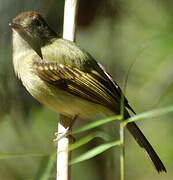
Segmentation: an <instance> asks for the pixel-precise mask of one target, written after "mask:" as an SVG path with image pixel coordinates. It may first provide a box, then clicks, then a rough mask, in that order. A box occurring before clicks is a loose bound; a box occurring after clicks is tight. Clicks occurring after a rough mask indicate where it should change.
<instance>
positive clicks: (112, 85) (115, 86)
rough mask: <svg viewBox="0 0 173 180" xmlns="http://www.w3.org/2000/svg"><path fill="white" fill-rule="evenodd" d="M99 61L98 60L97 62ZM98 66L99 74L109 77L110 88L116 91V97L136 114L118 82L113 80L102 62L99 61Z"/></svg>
mask: <svg viewBox="0 0 173 180" xmlns="http://www.w3.org/2000/svg"><path fill="white" fill-rule="evenodd" d="M96 63H97V62H96ZM95 67H96V71H97V72H99V74H100V75H101V77H102V78H104V79H107V81H108V82H109V89H111V91H112V92H114V96H115V98H116V100H117V101H118V102H119V103H123V104H124V106H125V107H127V108H128V109H129V110H131V111H132V112H133V113H134V114H136V113H135V111H134V110H133V108H132V107H131V106H130V105H129V103H128V100H127V98H126V97H125V96H124V94H123V92H122V90H121V88H120V87H119V86H118V84H117V83H116V82H115V81H114V80H113V78H112V77H111V75H109V74H108V73H107V72H106V70H105V68H104V67H103V66H102V65H101V64H100V63H97V66H95Z"/></svg>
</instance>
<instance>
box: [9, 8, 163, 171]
mask: <svg viewBox="0 0 173 180" xmlns="http://www.w3.org/2000/svg"><path fill="white" fill-rule="evenodd" d="M10 26H11V28H12V30H13V65H14V70H15V73H16V74H17V76H18V78H19V79H21V81H22V83H23V85H24V86H25V87H26V89H27V90H28V91H29V93H30V94H31V95H32V96H33V97H34V98H35V99H37V100H38V101H39V102H41V103H43V104H45V105H46V106H47V107H49V108H51V109H53V110H55V111H56V112H59V113H61V114H64V115H66V116H69V117H74V116H78V117H81V118H86V117H91V116H93V115H95V114H98V113H99V114H100V113H101V114H103V115H106V116H112V115H115V114H119V113H120V106H121V96H122V91H121V89H120V88H119V86H118V85H117V83H116V82H115V81H114V80H113V79H112V78H111V76H110V75H109V74H108V73H107V72H106V71H105V70H104V68H103V67H102V66H101V65H100V64H99V63H98V62H97V61H96V60H95V59H94V58H93V57H92V56H91V55H90V54H89V53H88V52H86V51H85V50H83V49H81V48H80V47H79V46H77V45H76V44H75V43H74V42H71V41H68V40H65V39H61V38H59V37H58V36H57V34H56V33H55V32H54V31H53V30H52V29H51V28H50V27H49V25H48V24H47V22H46V21H45V20H44V19H43V17H42V16H41V15H40V14H39V13H37V12H33V11H28V12H23V13H21V14H19V15H18V16H17V17H16V18H14V19H13V20H12V22H11V23H10ZM124 105H125V110H124V117H125V118H128V117H130V115H129V113H128V111H127V109H129V110H131V111H132V112H134V111H133V109H132V108H131V107H130V105H129V104H128V101H127V99H126V98H125V99H124ZM126 127H127V129H128V130H129V132H130V133H131V134H132V136H133V137H134V138H135V140H136V142H137V143H138V144H139V145H140V146H141V147H142V148H144V149H145V151H146V152H147V153H148V155H149V157H150V159H151V161H152V162H153V164H154V166H155V168H156V170H157V171H158V172H161V171H165V172H166V168H165V167H164V165H163V163H162V161H161V160H160V158H159V156H158V155H157V153H156V152H155V151H154V149H153V147H152V146H151V144H150V143H149V142H148V140H147V139H146V137H145V136H144V135H143V133H142V132H141V130H140V129H139V128H138V126H137V125H136V124H135V123H134V122H132V123H128V124H127V125H126Z"/></svg>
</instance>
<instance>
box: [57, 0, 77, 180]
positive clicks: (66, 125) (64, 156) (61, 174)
mask: <svg viewBox="0 0 173 180" xmlns="http://www.w3.org/2000/svg"><path fill="white" fill-rule="evenodd" d="M77 4H78V0H65V6H64V27H63V38H64V39H67V40H71V41H74V40H75V34H76V14H77ZM73 122H74V119H73V118H72V119H70V118H69V117H66V116H63V115H61V116H60V122H59V124H58V134H61V133H62V134H65V133H66V132H67V131H70V130H71V127H72V124H73ZM69 144H70V136H69V137H64V138H62V139H60V140H59V141H58V145H57V180H70V179H71V168H70V166H69V165H68V164H69V161H70V158H71V153H70V152H69V151H68V149H69Z"/></svg>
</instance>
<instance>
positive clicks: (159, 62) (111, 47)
mask: <svg viewBox="0 0 173 180" xmlns="http://www.w3.org/2000/svg"><path fill="white" fill-rule="evenodd" d="M63 5H64V0H59V1H57V0H49V1H48V0H37V1H35V0H30V1H22V0H0V22H1V25H0V137H1V143H0V153H26V154H27V153H33V154H36V153H40V154H45V156H38V157H31V156H26V157H24V158H8V159H0V179H3V180H20V179H21V180H23V179H25V180H27V179H28V180H31V179H33V180H36V179H37V180H38V179H44V178H45V177H46V178H45V179H47V174H45V172H51V171H50V169H51V168H50V167H52V166H54V168H55V164H54V163H53V162H54V161H53V160H52V156H53V155H52V154H54V151H55V146H54V144H53V142H52V139H53V138H54V135H53V134H54V132H55V131H56V129H57V117H56V116H57V115H56V113H54V112H52V111H50V110H48V109H47V108H46V107H43V106H42V105H40V104H39V103H38V102H36V101H35V100H34V99H33V98H32V97H31V96H30V95H29V94H28V93H27V92H26V90H25V89H24V88H23V86H22V84H21V83H20V81H19V80H17V78H16V77H15V75H14V71H13V68H12V53H11V52H12V47H11V30H10V28H9V27H8V23H9V22H10V21H11V19H12V18H14V17H15V16H16V15H17V14H19V13H20V12H22V11H26V10H36V11H39V12H41V13H42V14H43V15H44V16H45V17H46V18H47V20H48V22H49V24H50V26H51V27H53V28H54V29H55V30H57V31H58V34H59V35H61V34H62V24H63ZM172 8H173V2H172V1H168V0H146V1H144V0H139V1H135V0H121V1H120V0H92V1H86V0H80V5H79V14H78V28H77V31H78V32H77V43H78V44H79V45H80V46H81V47H83V48H85V49H86V50H87V51H89V52H90V53H91V54H92V55H93V56H94V57H95V58H96V59H97V60H98V61H99V62H101V63H102V64H103V65H104V66H105V67H106V69H107V70H108V71H109V72H110V74H112V76H113V77H114V79H115V80H116V81H117V82H118V84H119V85H120V86H121V87H123V83H124V79H125V77H126V74H127V72H128V69H129V67H130V66H131V65H132V64H133V65H132V68H131V70H130V74H129V77H128V84H127V90H126V96H127V97H128V99H129V102H130V104H131V105H132V107H134V109H135V110H136V112H137V113H140V112H143V111H147V110H152V109H156V108H160V107H165V106H169V105H172V104H173V102H172V101H173V100H172V99H173V70H172V67H173V60H172V59H173V36H172V31H173V19H172V16H173V11H172ZM87 122H88V121H85V122H83V121H82V122H81V121H77V122H76V126H81V125H82V124H85V123H87ZM139 123H140V124H141V127H142V129H143V131H144V133H145V134H146V136H147V137H148V138H149V140H150V141H151V143H152V144H153V146H154V148H155V149H156V151H157V152H158V153H159V155H160V156H161V158H162V160H163V161H164V163H165V164H166V167H167V169H168V173H167V174H163V175H162V176H160V175H158V174H157V173H156V172H155V170H154V169H153V167H152V165H151V164H150V163H149V162H148V159H147V158H146V156H145V155H144V153H143V152H142V151H141V149H140V148H139V147H138V146H137V145H136V144H135V143H134V140H133V139H132V138H131V136H129V134H127V138H126V139H127V140H126V166H127V173H126V176H127V179H133V180H138V179H140V180H148V179H152V180H155V179H157V180H170V179H172V178H173V172H172V167H173V162H172V159H173V143H172V142H173V141H172V138H173V133H172V126H173V122H172V114H171V115H166V116H161V117H159V118H151V119H149V120H144V121H142V122H139ZM115 124H116V123H115ZM112 125H113V126H112ZM102 131H104V132H106V133H108V134H109V135H110V136H111V137H112V138H113V139H112V140H117V139H118V137H117V133H115V132H114V131H115V128H114V123H112V124H111V125H106V126H104V128H102ZM158 132H159V133H158ZM86 134H88V133H83V134H81V135H80V136H77V137H76V139H78V138H80V137H82V136H84V135H86ZM115 134H116V136H115ZM100 143H101V140H98V139H96V140H92V141H91V142H90V143H88V144H89V145H85V146H82V147H81V148H79V149H77V150H75V151H74V157H76V156H78V155H79V154H81V153H83V152H86V151H87V150H89V149H91V148H92V147H96V146H97V145H100ZM118 153H119V150H118V148H112V149H110V150H108V151H106V152H104V153H103V154H102V155H99V156H97V157H95V158H93V159H91V160H89V161H85V162H82V163H79V164H76V165H74V166H73V169H72V173H73V179H75V180H78V179H79V180H80V179H81V176H82V179H83V180H85V179H86V180H88V179H95V180H97V179H99V180H112V179H118V174H119V160H118ZM49 155H50V156H49ZM53 157H54V156H53ZM52 164H53V165H52ZM144 172H146V173H144ZM84 174H85V175H84ZM49 179H55V171H54V170H52V172H51V176H50V178H49Z"/></svg>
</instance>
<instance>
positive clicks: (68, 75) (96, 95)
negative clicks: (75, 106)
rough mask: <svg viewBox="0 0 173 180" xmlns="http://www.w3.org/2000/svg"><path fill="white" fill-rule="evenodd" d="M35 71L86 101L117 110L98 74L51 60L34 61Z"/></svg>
mask: <svg viewBox="0 0 173 180" xmlns="http://www.w3.org/2000/svg"><path fill="white" fill-rule="evenodd" d="M34 68H35V73H36V74H37V75H38V76H39V77H40V78H41V79H43V80H44V81H46V82H47V83H49V84H52V85H54V86H56V87H57V88H61V89H63V90H65V91H68V92H69V93H71V94H74V95H76V96H79V97H81V98H83V99H86V100H88V101H91V102H94V103H97V104H101V105H104V106H106V107H108V108H109V109H112V110H113V111H116V112H117V111H119V105H117V102H116V101H115V98H114V94H113V92H112V91H111V90H110V89H109V84H108V82H107V81H106V80H104V79H103V78H101V77H100V76H99V75H97V74H94V73H92V72H83V71H81V70H79V69H78V68H75V67H71V66H68V65H62V64H57V63H53V62H34Z"/></svg>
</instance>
